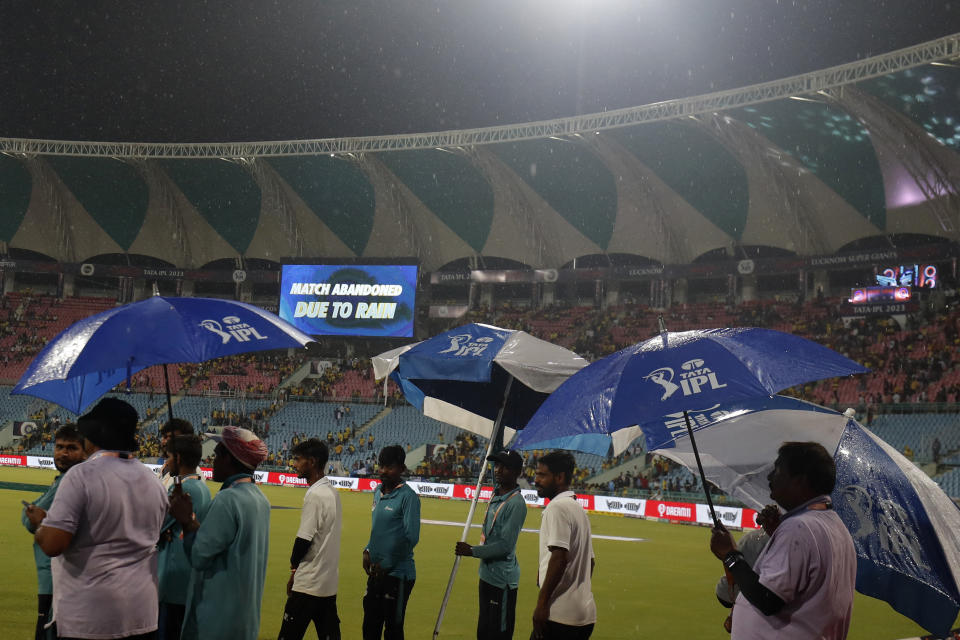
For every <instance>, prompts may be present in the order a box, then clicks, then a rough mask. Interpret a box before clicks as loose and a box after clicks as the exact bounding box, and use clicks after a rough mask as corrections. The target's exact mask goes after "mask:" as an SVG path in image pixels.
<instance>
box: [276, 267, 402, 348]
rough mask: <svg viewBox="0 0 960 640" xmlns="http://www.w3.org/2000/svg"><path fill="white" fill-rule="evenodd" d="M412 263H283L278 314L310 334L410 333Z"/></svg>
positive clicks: (391, 334)
mask: <svg viewBox="0 0 960 640" xmlns="http://www.w3.org/2000/svg"><path fill="white" fill-rule="evenodd" d="M416 292H417V267H416V265H387V264H380V265H332V264H286V265H283V272H282V275H281V278H280V317H281V318H283V319H284V320H286V321H287V322H289V323H291V324H293V325H294V326H295V327H297V328H298V329H300V330H301V331H303V332H304V333H309V334H310V335H315V336H329V335H337V336H371V337H376V336H381V337H394V338H411V337H413V315H414V314H413V309H414V302H415V297H416Z"/></svg>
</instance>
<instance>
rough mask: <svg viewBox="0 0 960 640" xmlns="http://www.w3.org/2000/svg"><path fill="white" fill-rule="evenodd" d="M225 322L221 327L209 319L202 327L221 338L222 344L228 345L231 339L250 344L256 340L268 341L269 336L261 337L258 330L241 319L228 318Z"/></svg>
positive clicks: (201, 324)
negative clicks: (252, 340)
mask: <svg viewBox="0 0 960 640" xmlns="http://www.w3.org/2000/svg"><path fill="white" fill-rule="evenodd" d="M223 322H224V324H222V325H221V324H220V323H219V322H217V321H216V320H209V319H208V320H204V321H203V322H201V323H200V326H201V327H203V328H204V329H206V330H207V331H212V332H213V333H215V334H217V335H218V336H220V340H222V341H223V342H222V344H227V343H228V342H230V339H231V338H236V339H237V342H250V340H251V339H254V338H255V339H257V340H266V339H267V336H262V335H260V334H259V333H257V330H256V329H254V328H253V327H251V326H250V325H249V324H247V323H246V322H240V318H238V317H236V316H227V317H226V318H224V319H223ZM224 327H226V330H224Z"/></svg>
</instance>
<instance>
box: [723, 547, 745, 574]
mask: <svg viewBox="0 0 960 640" xmlns="http://www.w3.org/2000/svg"><path fill="white" fill-rule="evenodd" d="M741 560H743V554H742V553H740V552H739V551H737V550H736V549H734V550H733V551H731V552H730V553H728V554H727V556H726V557H725V558H724V559H723V566H724V567H726V568H727V570H730V569H733V565H735V564H737V563H738V562H740V561H741Z"/></svg>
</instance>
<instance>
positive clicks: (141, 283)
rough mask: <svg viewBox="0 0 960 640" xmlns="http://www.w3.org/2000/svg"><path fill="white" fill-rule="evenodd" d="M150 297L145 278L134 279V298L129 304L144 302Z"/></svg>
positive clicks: (132, 297)
mask: <svg viewBox="0 0 960 640" xmlns="http://www.w3.org/2000/svg"><path fill="white" fill-rule="evenodd" d="M148 295H149V292H148V291H147V281H146V280H144V279H143V278H134V280H133V296H131V298H130V299H129V300H127V302H133V301H134V300H143V299H144V298H146V297H147V296H148Z"/></svg>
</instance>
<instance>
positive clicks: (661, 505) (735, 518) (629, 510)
mask: <svg viewBox="0 0 960 640" xmlns="http://www.w3.org/2000/svg"><path fill="white" fill-rule="evenodd" d="M144 464H146V463H144ZM0 466H8V467H29V468H34V469H52V468H53V458H49V457H44V456H20V455H4V456H0ZM146 466H147V467H149V468H150V469H152V470H153V472H154V473H156V474H158V475H159V473H160V465H157V464H146ZM201 471H202V472H203V477H204V479H206V480H210V479H212V477H213V470H212V469H208V468H201ZM255 476H256V477H255V479H256V481H257V482H258V483H260V484H267V485H274V486H279V487H306V486H307V481H306V480H304V479H303V478H300V477H298V476H297V474H295V473H290V472H285V471H256V472H255ZM328 478H329V480H330V482H331V484H333V486H335V487H337V488H338V489H343V490H348V491H363V492H370V491H373V490H374V489H376V488H377V485H379V484H380V481H379V480H378V479H377V478H375V477H367V478H357V477H350V478H342V477H336V476H328ZM407 484H408V485H409V486H410V488H411V489H413V490H414V491H416V492H417V494H419V495H421V496H425V497H430V498H440V499H445V500H450V499H453V500H471V499H473V494H474V491H475V490H476V487H475V486H473V485H467V484H449V483H441V482H419V481H416V480H408V481H407ZM521 494H522V495H523V499H524V501H526V503H527V505H528V506H531V507H543V506H545V505H546V504H547V502H548V501H547V500H544V499H543V498H541V497H539V496H538V495H537V492H536V491H534V490H532V489H522V490H521ZM492 495H493V487H489V486H485V487H481V489H480V497H479V500H481V501H483V502H488V501H489V500H490V497H491V496H492ZM577 501H578V502H579V503H580V505H581V506H582V507H583V508H584V509H585V510H587V511H596V512H597V513H609V514H617V515H623V516H627V517H632V518H644V519H650V520H664V521H667V522H679V523H683V524H700V525H706V526H709V525H711V524H712V520H711V519H710V512H709V509H708V507H707V505H705V504H697V503H686V502H668V501H662V500H651V499H645V498H627V497H622V496H603V495H592V494H577ZM715 509H716V512H717V517H718V518H720V521H721V522H723V524H724V525H725V526H727V527H728V528H734V529H756V528H758V525H757V512H756V511H754V510H753V509H746V508H740V507H727V506H716V507H715Z"/></svg>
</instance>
